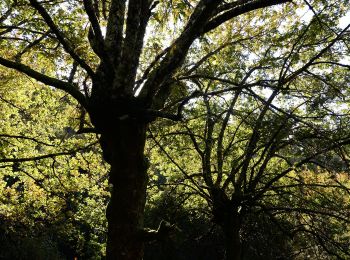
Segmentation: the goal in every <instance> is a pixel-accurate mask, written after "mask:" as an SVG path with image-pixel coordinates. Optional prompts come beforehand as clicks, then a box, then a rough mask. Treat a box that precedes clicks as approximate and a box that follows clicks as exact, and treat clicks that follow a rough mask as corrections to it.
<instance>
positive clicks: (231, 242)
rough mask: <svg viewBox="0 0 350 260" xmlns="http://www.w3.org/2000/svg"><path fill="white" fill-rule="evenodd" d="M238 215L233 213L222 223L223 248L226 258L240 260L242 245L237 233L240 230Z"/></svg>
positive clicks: (227, 259)
mask: <svg viewBox="0 0 350 260" xmlns="http://www.w3.org/2000/svg"><path fill="white" fill-rule="evenodd" d="M240 222H241V221H240V216H239V215H238V214H237V215H233V216H231V217H230V218H229V219H227V222H226V223H223V226H222V228H223V231H224V234H225V250H226V257H225V258H226V260H241V259H242V245H241V239H240V235H239V231H240V226H241V223H240Z"/></svg>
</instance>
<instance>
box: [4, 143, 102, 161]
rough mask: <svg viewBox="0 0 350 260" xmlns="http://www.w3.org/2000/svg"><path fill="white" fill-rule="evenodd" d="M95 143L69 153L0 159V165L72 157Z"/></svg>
mask: <svg viewBox="0 0 350 260" xmlns="http://www.w3.org/2000/svg"><path fill="white" fill-rule="evenodd" d="M96 143H97V142H94V143H92V144H89V145H87V146H85V147H81V148H78V149H75V150H71V151H67V152H59V153H51V154H45V155H39V156H33V157H26V158H3V159H0V163H9V162H13V163H20V162H32V161H40V160H43V159H47V158H55V157H57V156H63V155H72V154H76V153H77V152H79V151H84V150H86V149H88V148H89V147H91V146H93V145H95V144H96Z"/></svg>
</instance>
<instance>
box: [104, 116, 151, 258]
mask: <svg viewBox="0 0 350 260" xmlns="http://www.w3.org/2000/svg"><path fill="white" fill-rule="evenodd" d="M146 129H147V124H146V123H142V122H137V120H135V119H134V120H132V119H130V120H126V121H125V122H124V121H120V124H118V125H116V126H114V127H112V128H109V129H108V130H106V131H102V135H101V146H102V149H103V154H104V157H105V159H106V160H107V162H109V163H110V165H111V172H110V183H111V184H112V185H113V188H112V191H111V200H110V202H109V205H108V207H107V220H108V239H107V259H108V260H112V259H118V260H127V259H128V260H138V259H142V257H143V241H142V239H141V236H140V233H141V230H143V219H144V207H145V201H146V186H147V179H148V178H147V161H146V158H145V156H144V146H145V140H146Z"/></svg>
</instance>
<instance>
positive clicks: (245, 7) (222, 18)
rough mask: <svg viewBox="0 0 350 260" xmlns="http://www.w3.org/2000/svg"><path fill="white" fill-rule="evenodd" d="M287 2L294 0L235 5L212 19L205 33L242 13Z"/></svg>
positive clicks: (206, 26)
mask: <svg viewBox="0 0 350 260" xmlns="http://www.w3.org/2000/svg"><path fill="white" fill-rule="evenodd" d="M287 2H292V1H291V0H256V1H251V2H248V3H243V4H242V5H239V6H235V7H234V8H232V9H231V10H229V11H226V12H224V13H223V14H220V15H218V16H216V17H215V18H213V19H212V20H210V21H209V22H208V23H207V24H206V25H205V27H204V30H203V32H202V33H203V34H204V33H207V32H209V31H211V30H213V29H215V28H216V27H218V26H219V25H221V24H223V23H224V22H226V21H228V20H230V19H232V18H234V17H237V16H239V15H241V14H245V13H248V12H250V11H253V10H257V9H261V8H264V7H269V6H273V5H279V4H283V3H287Z"/></svg>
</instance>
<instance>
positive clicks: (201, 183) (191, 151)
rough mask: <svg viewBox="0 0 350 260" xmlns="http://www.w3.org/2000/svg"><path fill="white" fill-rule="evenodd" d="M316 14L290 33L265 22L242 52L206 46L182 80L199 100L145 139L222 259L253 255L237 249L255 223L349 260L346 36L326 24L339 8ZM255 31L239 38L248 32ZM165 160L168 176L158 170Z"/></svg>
mask: <svg viewBox="0 0 350 260" xmlns="http://www.w3.org/2000/svg"><path fill="white" fill-rule="evenodd" d="M312 8H313V10H314V12H315V15H314V17H312V18H310V20H306V21H303V20H300V21H299V22H300V24H299V25H298V26H296V25H295V24H294V25H293V29H292V28H289V29H285V30H279V31H278V29H279V27H280V25H276V24H273V21H271V22H270V26H269V27H268V28H265V29H259V30H258V32H259V34H257V36H255V37H254V38H253V37H252V38H248V37H247V39H245V40H244V39H243V40H242V39H239V40H240V42H239V44H237V42H235V43H234V44H232V45H231V43H229V44H223V45H221V46H220V47H217V45H215V44H213V43H212V42H210V44H208V45H209V46H207V48H208V49H209V51H208V53H209V54H208V55H207V60H206V61H205V62H204V63H202V64H200V66H196V64H195V65H193V67H194V70H193V71H192V74H190V75H185V76H183V77H182V79H183V80H184V81H187V82H188V83H187V84H188V85H190V84H192V87H193V91H198V93H201V95H199V97H196V98H193V99H192V100H191V104H190V105H188V107H187V108H186V109H185V110H184V120H183V121H182V123H181V124H164V123H163V124H162V125H161V126H160V127H159V126H155V131H154V133H153V131H152V132H151V137H152V138H153V139H154V144H155V145H156V146H158V147H159V154H160V155H158V156H159V158H158V159H157V158H155V159H156V160H158V164H159V166H158V170H163V169H165V170H164V171H165V172H166V171H173V172H178V173H180V176H179V175H178V176H179V177H178V178H182V179H184V185H187V186H189V187H191V191H192V192H196V193H197V194H198V196H201V197H202V198H203V199H204V200H205V201H207V203H208V205H209V207H210V208H211V214H212V216H213V220H214V222H215V223H217V225H219V226H220V227H221V228H222V231H223V233H224V235H225V240H226V254H227V255H226V257H227V259H242V258H243V257H244V256H242V254H243V253H244V252H243V253H242V249H244V247H245V246H248V247H250V245H249V244H248V245H247V243H246V244H245V246H242V239H244V240H245V241H243V242H247V241H252V240H253V239H252V238H251V234H249V232H247V229H248V230H249V226H253V223H252V219H253V217H252V216H255V217H256V218H257V219H259V220H262V219H264V218H267V219H269V221H271V222H272V223H276V226H277V227H281V229H282V231H284V232H285V233H286V236H288V237H298V236H299V238H300V237H302V236H305V237H308V238H309V240H311V241H316V242H315V243H314V244H312V247H315V244H316V245H318V247H319V251H323V252H326V253H327V254H329V255H333V256H335V257H337V258H338V259H346V258H348V257H349V255H348V248H349V243H348V240H347V230H348V229H349V222H348V220H347V219H348V216H349V214H350V208H349V206H350V205H349V203H348V201H349V186H348V184H349V183H348V179H347V178H344V177H340V176H343V174H344V173H343V171H344V170H346V171H347V170H348V167H347V166H348V152H347V151H348V145H349V141H350V139H349V137H350V135H349V131H348V129H349V125H348V123H349V117H348V116H349V113H348V105H349V104H348V101H347V100H346V99H344V95H346V94H345V93H347V88H348V86H349V81H348V76H347V75H348V70H349V65H348V63H346V60H345V59H344V58H345V57H347V56H348V53H349V52H348V51H349V50H348V48H347V44H348V39H347V37H345V35H346V34H347V33H348V27H345V28H339V26H338V23H337V22H334V20H333V18H332V17H333V16H334V15H335V14H339V13H341V8H342V7H340V8H339V9H338V7H335V8H334V9H333V8H332V7H330V6H328V7H327V8H328V10H327V14H324V13H323V15H320V14H319V13H318V12H317V11H315V10H317V9H318V8H319V7H316V6H314V7H312ZM295 15H296V16H297V15H298V14H295ZM266 20H268V18H265V21H266ZM299 22H298V23H299ZM258 23H259V20H258V21H257V24H254V23H251V24H250V26H252V27H253V28H250V27H249V26H246V27H245V28H244V29H242V30H241V31H240V32H241V33H242V34H243V32H246V31H248V32H252V31H253V32H254V28H255V26H258ZM292 30H293V32H292V33H291V31H292ZM316 32H317V33H316ZM247 34H248V33H247ZM221 35H222V34H221ZM338 40H340V41H338ZM218 41H219V40H218ZM240 44H242V45H243V47H242V49H243V50H242V49H240V48H239V45H240ZM211 46H214V47H211ZM210 48H212V49H210ZM245 51H246V52H249V53H253V54H250V55H244V54H245ZM326 64H328V65H329V66H328V65H326ZM159 128H161V129H162V131H159V130H158V129H159ZM151 130H152V128H151ZM164 157H165V158H167V159H168V161H169V162H170V163H172V165H171V166H168V165H164V164H162V163H161V162H162V161H164ZM315 165H316V166H317V167H316V166H315ZM319 167H321V168H323V169H326V170H323V171H321V170H320V168H319ZM327 171H328V172H327ZM172 174H174V173H172ZM181 175H182V176H181ZM168 178H170V177H168ZM340 180H341V181H340ZM290 215H292V216H293V217H290ZM261 216H262V217H261ZM285 223H288V225H286V224H285ZM247 226H248V228H247ZM322 227H323V228H324V230H322ZM340 227H342V228H343V230H346V231H343V230H341V228H340ZM258 228H261V227H259V226H258ZM340 230H341V231H340ZM337 232H339V233H337ZM335 233H337V234H335ZM257 234H258V232H256V233H254V235H257ZM301 240H303V239H301ZM305 244H307V243H305ZM305 244H304V246H305ZM307 245H308V246H310V244H307ZM310 247H311V246H310ZM312 247H311V248H312ZM259 253H261V252H259Z"/></svg>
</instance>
